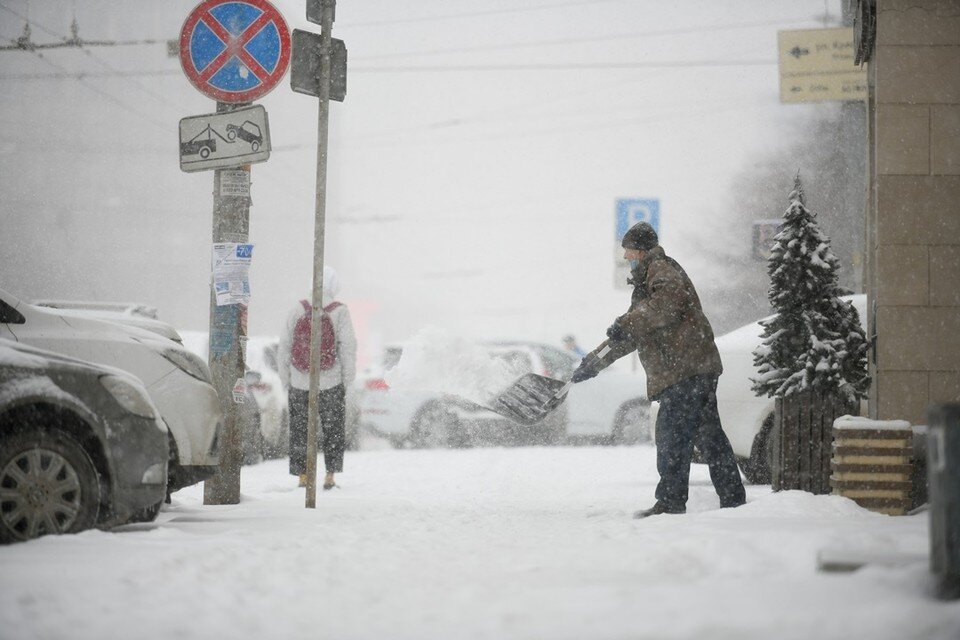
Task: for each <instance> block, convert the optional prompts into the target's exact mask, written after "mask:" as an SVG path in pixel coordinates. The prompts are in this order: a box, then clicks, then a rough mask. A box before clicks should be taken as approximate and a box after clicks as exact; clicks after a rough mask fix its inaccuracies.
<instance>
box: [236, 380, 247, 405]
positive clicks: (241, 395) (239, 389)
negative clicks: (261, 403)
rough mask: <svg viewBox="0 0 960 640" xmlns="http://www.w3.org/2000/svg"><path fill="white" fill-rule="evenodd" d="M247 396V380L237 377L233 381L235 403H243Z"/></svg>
mask: <svg viewBox="0 0 960 640" xmlns="http://www.w3.org/2000/svg"><path fill="white" fill-rule="evenodd" d="M246 397H247V381H246V380H244V379H243V378H237V381H236V382H234V383H233V401H234V402H236V403H237V404H244V400H245V399H246Z"/></svg>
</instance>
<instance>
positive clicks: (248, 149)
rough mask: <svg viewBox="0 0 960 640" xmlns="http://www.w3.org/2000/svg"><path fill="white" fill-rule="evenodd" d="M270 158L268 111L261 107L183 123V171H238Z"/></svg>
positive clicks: (181, 156)
mask: <svg viewBox="0 0 960 640" xmlns="http://www.w3.org/2000/svg"><path fill="white" fill-rule="evenodd" d="M269 158H270V126H269V123H268V121H267V110H266V109H264V108H263V107H262V106H260V105H255V106H252V107H246V108H244V109H237V110H235V111H225V112H222V113H209V114H206V115H202V116H190V117H188V118H183V119H182V120H180V168H181V169H182V170H183V171H186V172H188V173H189V172H193V171H206V170H208V169H222V168H224V167H239V166H241V165H245V164H253V163H255V162H264V161H265V160H267V159H269Z"/></svg>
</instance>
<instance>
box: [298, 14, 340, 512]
mask: <svg viewBox="0 0 960 640" xmlns="http://www.w3.org/2000/svg"><path fill="white" fill-rule="evenodd" d="M332 31H333V2H332V0H324V2H323V17H322V19H321V22H320V38H321V41H320V96H319V97H320V107H319V115H318V117H317V193H316V202H315V207H316V209H315V210H316V216H315V220H314V227H313V301H312V305H313V315H312V316H311V322H310V404H309V412H310V413H309V418H308V421H307V496H306V503H305V506H306V508H307V509H315V508H316V506H317V420H319V417H320V402H319V400H320V399H319V391H320V390H319V383H320V379H319V376H320V369H319V367H318V364H319V362H320V320H321V315H320V314H321V313H323V242H324V235H325V233H324V231H325V226H326V215H327V138H328V136H327V132H328V128H329V121H330V66H331V65H330V51H331V49H330V39H331V32H332Z"/></svg>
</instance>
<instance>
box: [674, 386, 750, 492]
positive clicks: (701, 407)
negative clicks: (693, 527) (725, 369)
mask: <svg viewBox="0 0 960 640" xmlns="http://www.w3.org/2000/svg"><path fill="white" fill-rule="evenodd" d="M658 400H659V401H660V413H659V415H658V416H657V471H658V472H659V473H660V484H658V485H657V494H656V495H657V501H658V502H661V503H663V504H664V505H665V506H667V507H669V508H672V509H677V510H679V509H681V508H684V507H685V506H686V504H687V492H688V488H689V484H690V459H691V458H692V457H693V445H694V442H696V445H697V446H698V447H699V449H700V453H701V454H703V458H704V460H705V461H706V463H707V465H708V466H709V467H710V480H712V481H713V487H714V489H716V491H717V495H719V496H720V506H721V507H731V506H737V505H740V504H742V503H743V501H744V500H745V499H746V493H745V492H744V490H743V483H742V482H741V481H740V471H739V470H738V469H737V459H736V457H735V456H734V455H733V449H732V448H731V447H730V440H728V439H727V434H725V433H724V432H723V428H722V427H721V426H720V414H719V413H718V412H717V376H694V377H693V378H687V379H686V380H681V381H680V382H678V383H676V384H675V385H672V386H670V387H667V388H666V389H664V390H663V392H662V393H661V394H660V397H659V398H658Z"/></svg>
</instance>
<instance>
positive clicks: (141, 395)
mask: <svg viewBox="0 0 960 640" xmlns="http://www.w3.org/2000/svg"><path fill="white" fill-rule="evenodd" d="M169 456H170V450H169V446H168V435H167V428H166V425H165V424H164V423H163V421H162V420H161V419H160V417H159V414H158V413H157V409H156V407H155V406H154V405H153V403H152V402H151V400H150V396H149V395H148V394H147V391H146V389H144V387H143V385H142V384H141V383H140V381H139V380H137V379H136V378H134V377H133V376H132V375H130V374H128V373H126V372H124V371H121V370H119V369H114V368H111V367H104V366H101V365H95V364H92V363H89V362H83V361H81V360H75V359H73V358H68V357H66V356H62V355H59V354H56V353H52V352H49V351H42V350H40V349H34V348H32V347H27V346H24V345H20V344H17V343H15V342H11V341H8V340H3V339H0V542H3V543H7V542H14V541H18V540H28V539H31V538H36V537H38V536H42V535H45V534H53V533H75V532H77V531H83V530H84V529H89V528H91V527H95V526H99V527H108V526H113V525H117V524H123V523H126V522H131V521H143V520H152V519H153V518H154V517H155V516H156V514H157V512H158V511H159V510H160V505H161V504H162V502H163V500H164V497H165V496H166V490H167V463H168V460H169Z"/></svg>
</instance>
